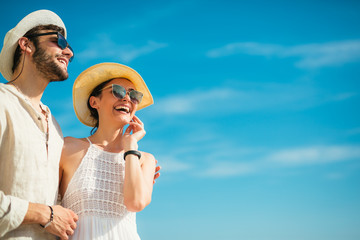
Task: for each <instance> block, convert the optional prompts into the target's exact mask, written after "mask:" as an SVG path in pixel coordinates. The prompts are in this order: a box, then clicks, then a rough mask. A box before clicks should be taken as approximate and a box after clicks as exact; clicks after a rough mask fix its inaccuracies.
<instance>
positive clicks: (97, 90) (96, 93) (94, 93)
mask: <svg viewBox="0 0 360 240" xmlns="http://www.w3.org/2000/svg"><path fill="white" fill-rule="evenodd" d="M111 80H112V79H109V80H106V81H105V82H102V83H100V84H99V85H97V86H96V87H95V88H94V90H92V92H91V94H90V96H89V98H88V100H87V107H88V108H89V110H90V117H92V118H93V119H94V120H95V126H94V127H93V129H91V131H90V134H91V135H93V134H94V133H95V132H96V130H97V129H98V127H99V113H98V111H97V110H96V109H95V108H93V107H91V106H90V97H92V96H94V97H99V96H100V95H101V93H102V89H103V88H104V87H105V85H106V84H107V83H109V82H110V81H111Z"/></svg>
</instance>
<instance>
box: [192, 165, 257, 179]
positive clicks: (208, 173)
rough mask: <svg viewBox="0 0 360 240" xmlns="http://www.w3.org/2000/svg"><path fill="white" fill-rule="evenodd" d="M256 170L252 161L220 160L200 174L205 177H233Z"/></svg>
mask: <svg viewBox="0 0 360 240" xmlns="http://www.w3.org/2000/svg"><path fill="white" fill-rule="evenodd" d="M255 171H256V169H255V167H254V166H253V164H251V163H236V162H235V163H234V162H218V163H217V164H214V165H212V166H210V167H208V168H204V170H203V171H199V175H200V176H203V177H231V176H243V175H249V174H252V173H254V172H255Z"/></svg>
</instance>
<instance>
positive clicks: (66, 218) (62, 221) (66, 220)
mask: <svg viewBox="0 0 360 240" xmlns="http://www.w3.org/2000/svg"><path fill="white" fill-rule="evenodd" d="M52 208H53V210H54V219H53V221H52V222H51V224H50V225H49V226H48V227H47V228H46V229H45V230H46V231H48V232H49V233H51V234H54V235H56V236H58V237H60V238H61V240H67V239H69V236H71V235H73V234H74V230H75V228H76V221H77V220H78V216H77V215H76V214H75V213H74V212H73V211H71V210H70V209H67V208H63V207H62V206H60V205H56V206H53V207H52Z"/></svg>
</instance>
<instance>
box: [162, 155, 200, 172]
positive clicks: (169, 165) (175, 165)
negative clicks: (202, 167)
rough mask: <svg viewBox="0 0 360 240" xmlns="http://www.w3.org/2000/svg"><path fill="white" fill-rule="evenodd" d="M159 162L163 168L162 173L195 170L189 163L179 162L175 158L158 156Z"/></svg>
mask: <svg viewBox="0 0 360 240" xmlns="http://www.w3.org/2000/svg"><path fill="white" fill-rule="evenodd" d="M156 158H157V159H158V161H159V165H160V166H161V171H165V172H183V171H187V170H190V169H192V168H193V166H191V165H190V164H188V163H185V162H182V161H179V160H177V159H175V158H174V157H173V156H169V155H160V156H156Z"/></svg>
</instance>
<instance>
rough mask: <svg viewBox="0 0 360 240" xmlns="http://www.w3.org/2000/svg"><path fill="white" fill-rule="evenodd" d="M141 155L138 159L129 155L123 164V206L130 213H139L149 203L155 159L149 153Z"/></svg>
mask: <svg viewBox="0 0 360 240" xmlns="http://www.w3.org/2000/svg"><path fill="white" fill-rule="evenodd" d="M141 155H142V156H141V159H138V157H137V156H135V155H132V154H130V155H128V156H127V157H126V162H125V181H124V204H125V206H126V208H127V209H128V210H129V211H131V212H139V211H141V210H143V209H144V208H145V207H146V206H147V205H149V203H150V202H151V195H152V190H153V180H154V174H155V158H154V156H153V155H152V154H150V153H145V152H142V153H141Z"/></svg>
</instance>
